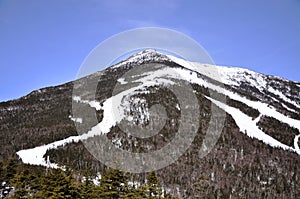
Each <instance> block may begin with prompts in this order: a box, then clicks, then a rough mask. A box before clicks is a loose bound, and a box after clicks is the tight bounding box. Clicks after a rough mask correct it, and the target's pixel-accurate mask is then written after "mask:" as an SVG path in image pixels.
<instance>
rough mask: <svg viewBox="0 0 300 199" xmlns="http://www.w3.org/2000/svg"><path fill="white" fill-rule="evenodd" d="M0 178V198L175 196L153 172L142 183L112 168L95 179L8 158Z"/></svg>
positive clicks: (107, 198)
mask: <svg viewBox="0 0 300 199" xmlns="http://www.w3.org/2000/svg"><path fill="white" fill-rule="evenodd" d="M0 179H1V184H2V185H3V186H2V187H1V195H2V197H3V198H11V199H20V198H41V199H42V198H47V199H48V198H50V199H59V198H64V199H65V198H70V199H71V198H72V199H74V198H75V199H76V198H80V199H85V198H87V199H91V198H104V199H115V198H124V199H129V198H135V199H139V198H141V199H142V198H168V199H174V198H175V197H172V196H171V195H170V194H169V193H168V192H167V190H165V189H163V187H162V186H161V185H160V182H159V179H158V177H157V176H156V173H155V172H151V173H148V174H147V180H146V181H145V182H144V183H140V182H132V181H130V175H129V174H127V173H125V172H122V171H119V170H116V169H112V168H108V169H106V171H105V172H104V173H103V174H102V175H101V178H100V179H95V178H94V177H91V176H89V175H88V172H86V174H84V175H82V174H79V173H76V172H75V171H73V170H70V169H68V168H67V169H65V170H62V169H51V168H48V169H46V168H44V167H40V166H29V165H24V164H19V162H18V160H16V159H11V160H9V161H8V162H7V163H6V164H3V163H0ZM95 182H96V183H95ZM96 184H97V185H96ZM4 185H5V186H4ZM5 191H6V192H5ZM4 192H5V193H4ZM1 195H0V198H1Z"/></svg>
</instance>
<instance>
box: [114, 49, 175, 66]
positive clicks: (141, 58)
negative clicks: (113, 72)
mask: <svg viewBox="0 0 300 199" xmlns="http://www.w3.org/2000/svg"><path fill="white" fill-rule="evenodd" d="M149 62H157V63H165V62H172V60H171V59H170V58H169V57H168V56H167V55H164V54H162V53H159V52H157V51H156V50H154V49H146V50H143V51H141V52H138V53H136V54H133V55H132V56H130V57H128V58H127V59H125V60H123V61H121V62H119V63H117V64H116V65H114V66H113V68H118V67H122V66H128V65H132V64H145V63H149Z"/></svg>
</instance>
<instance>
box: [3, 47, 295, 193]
mask: <svg viewBox="0 0 300 199" xmlns="http://www.w3.org/2000/svg"><path fill="white" fill-rule="evenodd" d="M184 82H185V83H184ZM180 87H181V89H180ZM189 89H190V90H189ZM299 93H300V84H299V83H298V82H293V81H288V80H285V79H282V78H279V77H274V76H269V75H264V74H260V73H256V72H253V71H250V70H247V69H241V68H235V67H225V66H214V65H209V64H201V63H196V62H189V61H186V60H183V59H180V58H177V57H174V56H171V55H165V54H162V53H158V52H156V51H153V50H145V51H142V52H140V53H137V54H135V55H132V56H131V57H129V58H128V59H126V60H124V61H121V62H119V63H117V64H115V65H113V66H111V67H109V68H107V69H105V70H103V71H100V72H97V73H95V74H92V75H89V76H86V77H84V78H81V79H78V80H75V81H73V82H69V83H66V84H63V85H59V86H55V87H48V88H43V89H40V90H37V91H33V92H32V93H30V94H28V95H27V96H24V97H22V98H19V99H17V100H11V101H8V102H2V103H0V124H1V125H0V136H1V144H0V154H1V156H0V157H1V159H2V161H6V160H7V158H8V157H11V156H15V155H16V154H17V156H18V157H19V158H20V159H21V160H22V162H23V163H25V164H31V165H42V166H46V167H60V166H59V165H66V166H68V167H71V168H72V169H73V170H76V171H78V172H79V173H80V172H83V171H86V170H89V171H90V172H92V173H93V174H95V175H96V174H97V173H103V172H104V171H105V170H106V166H108V165H105V162H103V161H102V162H101V161H99V158H100V159H101V157H102V156H99V154H97V153H96V152H95V151H96V150H95V149H97V147H100V148H101V149H103V150H104V151H105V152H106V153H105V154H104V155H106V154H109V153H110V152H111V150H112V148H113V147H115V148H116V150H119V151H127V152H128V153H132V154H147V153H152V152H153V153H155V152H156V151H160V150H164V149H165V147H166V146H169V145H170V144H169V143H173V142H175V141H176V142H175V143H176V145H175V147H174V148H171V149H172V151H171V152H170V153H168V154H166V153H165V156H163V157H160V162H158V164H154V163H153V162H152V163H151V161H150V162H149V165H144V166H145V167H147V166H149V167H150V166H151V167H152V168H154V167H155V168H156V167H159V170H158V171H157V175H158V177H159V178H160V179H161V184H162V185H163V187H164V189H165V190H167V191H168V192H169V193H172V195H177V196H179V197H180V198H192V197H194V196H195V195H194V193H195V189H196V188H194V184H195V183H196V182H199V181H197V179H199V177H200V178H201V179H202V181H201V183H204V184H203V186H204V187H205V189H204V191H203V194H205V196H207V197H209V196H211V197H212V198H241V197H246V198H254V197H259V198H275V197H277V198H297V197H298V196H299V194H300V183H299V180H298V179H299V177H300V171H299V169H298V165H299V164H300V149H299V143H300V141H299V137H300V96H299ZM194 96H195V98H194V99H193V97H194ZM74 108H75V109H74ZM74 110H75V111H74ZM222 118H223V119H222ZM125 120H126V121H127V123H123V122H124V121H125ZM185 121H186V122H187V123H184V124H183V122H185ZM156 123H157V125H158V127H159V128H158V127H157V126H155V125H154V124H156ZM153 129H154V130H158V132H153V131H151V130H153ZM192 131H195V134H193V137H189V139H188V140H189V141H190V142H189V144H185V143H183V144H182V143H181V142H177V140H179V138H182V139H183V140H185V139H187V137H188V135H190V134H189V133H191V132H192ZM182 132H183V133H182ZM208 132H210V133H211V134H209V135H214V136H215V135H218V137H217V139H216V140H215V141H214V140H210V139H209V138H207V135H208V134H207V133H208ZM142 133H145V134H144V135H141V134H142ZM104 137H105V139H107V140H108V141H109V143H110V144H108V145H106V146H98V145H97V143H96V142H94V141H95V140H93V139H94V138H95V139H98V138H99V139H102V138H104ZM208 137H209V136H208ZM92 138H93V139H92ZM91 140H93V141H91ZM174 140H175V141H174ZM92 144H93V145H92ZM210 146H211V148H210ZM89 147H90V148H89ZM170 147H172V146H170ZM98 149H99V148H98ZM205 151H207V153H205V155H203V154H204V152H205ZM93 152H95V153H93ZM179 154H180V155H179ZM102 155H103V154H102ZM177 155H178V156H177ZM47 157H49V159H48V160H47ZM113 157H115V160H116V161H117V162H118V161H119V162H118V164H120V165H123V164H124V161H126V159H122V157H118V158H119V159H118V158H117V156H113ZM170 157H171V158H170ZM108 160H109V159H106V161H108ZM169 160H172V161H170V164H166V165H164V163H166V162H168V161H169ZM143 161H144V162H147V159H143ZM143 161H141V162H143ZM131 166H132V168H135V164H133V162H132V165H131ZM129 170H130V168H129ZM132 173H135V172H134V171H133V172H132ZM136 173H137V172H136ZM131 177H132V179H134V180H135V181H138V182H142V181H143V180H145V176H144V175H143V173H140V174H131Z"/></svg>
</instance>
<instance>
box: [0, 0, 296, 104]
mask: <svg viewBox="0 0 300 199" xmlns="http://www.w3.org/2000/svg"><path fill="white" fill-rule="evenodd" d="M149 26H152V27H153V26H156V27H164V28H170V29H174V30H177V31H180V32H182V33H184V34H186V35H188V36H190V37H192V38H193V39H195V40H196V41H197V42H198V43H200V44H201V45H202V46H203V47H204V48H205V49H206V50H207V51H208V53H209V54H210V55H211V57H212V58H213V60H214V61H215V63H216V64H217V65H229V66H238V67H243V68H248V69H250V70H254V71H257V72H261V73H265V74H270V75H276V76H281V77H284V78H287V79H290V80H294V81H300V1H299V0H263V1H262V0H245V1H241V0H209V1H207V0H195V1H192V0H148V1H147V0H69V1H67V0H43V1H40V0H26V1H25V0H24V1H22V0H0V69H1V78H0V101H5V100H9V99H15V98H18V97H21V96H23V95H25V94H28V93H29V92H31V91H32V90H35V89H38V88H42V87H46V86H51V85H58V84H61V83H65V82H68V81H71V80H73V79H74V78H75V77H76V74H77V72H78V69H79V67H80V65H81V63H82V62H83V60H84V58H85V57H86V56H87V55H88V54H89V52H90V51H91V50H92V49H93V48H94V47H95V46H96V45H98V44H99V43H100V42H102V41H103V40H105V39H107V38H109V37H110V36H112V35H114V34H117V33H119V32H121V31H125V30H128V29H132V28H139V27H149Z"/></svg>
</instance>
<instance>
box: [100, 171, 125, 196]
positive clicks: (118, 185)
mask: <svg viewBox="0 0 300 199" xmlns="http://www.w3.org/2000/svg"><path fill="white" fill-rule="evenodd" d="M128 190H129V189H128V175H126V174H125V173H124V172H123V171H120V170H116V169H112V168H109V169H108V172H107V173H106V174H104V175H102V177H101V179H100V192H101V193H100V196H101V198H105V199H114V198H124V197H125V195H126V194H127V193H128Z"/></svg>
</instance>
